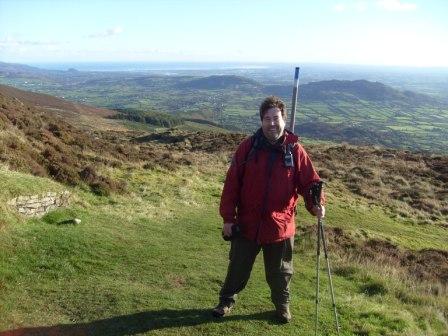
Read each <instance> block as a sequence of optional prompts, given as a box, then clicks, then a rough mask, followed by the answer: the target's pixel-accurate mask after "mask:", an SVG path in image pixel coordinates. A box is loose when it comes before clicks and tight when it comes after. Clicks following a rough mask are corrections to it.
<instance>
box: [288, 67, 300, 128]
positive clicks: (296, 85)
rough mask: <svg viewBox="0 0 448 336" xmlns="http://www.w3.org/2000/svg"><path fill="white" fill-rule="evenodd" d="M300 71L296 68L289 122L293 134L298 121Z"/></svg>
mask: <svg viewBox="0 0 448 336" xmlns="http://www.w3.org/2000/svg"><path fill="white" fill-rule="evenodd" d="M299 71H300V67H296V72H295V74H294V87H293V90H292V104H291V120H290V121H289V130H290V131H291V133H294V124H295V120H296V105H297V94H298V91H299Z"/></svg>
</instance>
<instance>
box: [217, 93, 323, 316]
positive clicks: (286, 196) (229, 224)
mask: <svg viewBox="0 0 448 336" xmlns="http://www.w3.org/2000/svg"><path fill="white" fill-rule="evenodd" d="M260 118H261V128H260V129H259V130H258V131H257V132H256V133H255V134H254V135H253V136H251V137H249V138H247V139H245V140H244V141H243V142H242V143H241V144H240V145H239V146H238V149H237V150H236V152H235V155H234V156H233V159H232V164H231V166H230V168H229V170H228V172H227V177H226V181H225V183H224V190H223V192H222V195H221V205H220V214H221V216H222V218H223V220H224V227H223V236H224V237H228V238H230V237H231V238H232V242H231V248H230V254H229V259H230V262H229V267H228V270H227V276H226V279H225V281H224V284H223V286H222V288H221V291H220V296H219V304H218V305H217V306H216V307H215V308H214V309H213V311H212V313H213V315H214V316H215V317H222V316H224V315H226V314H227V313H229V312H230V310H231V309H232V307H233V306H234V304H235V299H236V296H237V293H239V292H240V291H241V290H243V289H244V287H245V286H246V284H247V281H248V280H249V276H250V273H251V270H252V266H253V263H254V262H255V258H256V256H257V254H258V253H259V252H260V250H263V258H264V266H265V273H266V281H267V283H268V284H269V287H270V289H271V300H272V302H273V303H274V305H275V308H276V315H277V317H278V319H279V320H280V321H281V322H284V323H287V322H289V321H290V320H291V313H290V310H289V283H290V280H291V276H292V274H293V267H292V253H293V245H294V233H295V220H294V215H295V208H296V204H297V199H298V195H302V196H303V197H304V199H305V206H306V208H307V209H308V211H309V212H311V213H312V214H314V215H317V216H319V217H321V218H322V217H324V215H325V208H324V207H323V206H322V207H321V208H317V207H315V206H313V204H312V200H311V195H310V192H309V191H310V187H311V186H312V185H313V184H314V183H316V182H318V181H319V180H320V178H319V176H318V175H317V173H316V171H315V170H314V167H313V165H312V163H311V160H310V158H309V157H308V154H307V153H306V152H305V150H304V149H303V147H302V146H301V145H300V144H299V143H298V137H297V136H296V135H294V134H293V133H291V132H289V131H287V130H285V121H286V107H285V104H284V103H283V102H282V101H281V100H280V99H279V98H277V97H273V96H271V97H268V98H266V99H265V100H264V101H263V103H262V104H261V106H260ZM236 229H238V230H236ZM237 232H238V234H235V233H237Z"/></svg>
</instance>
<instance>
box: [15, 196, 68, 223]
mask: <svg viewBox="0 0 448 336" xmlns="http://www.w3.org/2000/svg"><path fill="white" fill-rule="evenodd" d="M69 200H70V192H68V191H63V192H61V193H55V192H47V193H45V194H42V195H32V196H18V197H16V198H13V199H12V200H10V201H8V205H9V206H11V207H13V208H14V209H15V210H16V211H18V212H19V213H21V214H22V215H25V216H30V217H34V216H36V217H40V216H43V215H44V214H46V213H47V212H49V211H50V210H53V209H56V208H59V207H63V206H67V205H68V203H69Z"/></svg>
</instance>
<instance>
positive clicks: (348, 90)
mask: <svg viewBox="0 0 448 336" xmlns="http://www.w3.org/2000/svg"><path fill="white" fill-rule="evenodd" d="M263 91H264V92H265V93H266V94H274V95H279V96H282V97H285V96H290V95H291V93H292V88H291V86H288V85H270V86H265V87H264V90H263ZM299 99H300V101H301V102H303V103H310V102H330V101H331V102H334V101H349V102H356V101H358V100H364V101H369V102H375V103H381V104H386V105H389V104H397V103H398V104H399V105H413V106H415V105H424V104H440V103H441V101H440V100H438V99H437V98H434V97H431V96H428V95H425V94H420V93H415V92H412V91H400V90H397V89H394V88H392V87H390V86H388V85H384V84H383V83H379V82H370V81H367V80H354V81H349V80H329V81H319V82H311V83H308V84H304V85H300V87H299Z"/></svg>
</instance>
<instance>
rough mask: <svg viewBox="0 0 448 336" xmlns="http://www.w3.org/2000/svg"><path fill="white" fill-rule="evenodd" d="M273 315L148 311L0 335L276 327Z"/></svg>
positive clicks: (95, 335) (94, 334)
mask: <svg viewBox="0 0 448 336" xmlns="http://www.w3.org/2000/svg"><path fill="white" fill-rule="evenodd" d="M273 316H274V314H273V312H261V313H256V314H250V315H231V316H228V317H225V318H214V317H212V316H211V313H210V310H208V309H207V310H205V309H185V310H170V309H163V310H159V311H147V312H141V313H135V314H131V315H122V316H115V317H111V318H108V319H104V320H98V321H93V322H88V323H78V324H60V325H55V326H50V327H30V328H19V329H15V330H8V331H3V332H0V336H56V335H64V336H85V335H92V336H100V335H110V336H122V335H135V334H139V333H144V332H147V331H150V330H160V329H167V328H178V327H189V326H196V325H199V324H207V323H223V322H229V321H239V320H248V321H249V320H264V321H268V322H269V323H271V324H277V323H276V322H275V320H274V319H273Z"/></svg>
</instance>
